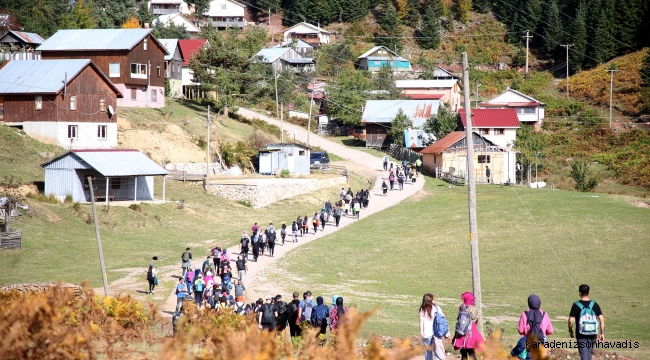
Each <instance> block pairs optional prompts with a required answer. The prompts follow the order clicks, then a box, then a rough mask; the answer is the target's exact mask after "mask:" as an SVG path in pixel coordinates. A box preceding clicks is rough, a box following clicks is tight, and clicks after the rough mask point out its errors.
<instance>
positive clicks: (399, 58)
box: [367, 56, 408, 61]
mask: <svg viewBox="0 0 650 360" xmlns="http://www.w3.org/2000/svg"><path fill="white" fill-rule="evenodd" d="M367 59H368V60H370V61H382V60H388V61H394V60H397V61H408V60H406V59H404V58H403V57H401V56H368V57H367Z"/></svg>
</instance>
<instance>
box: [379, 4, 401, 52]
mask: <svg viewBox="0 0 650 360" xmlns="http://www.w3.org/2000/svg"><path fill="white" fill-rule="evenodd" d="M377 23H378V24H379V27H380V28H381V30H382V32H383V34H381V35H378V36H377V37H376V40H375V42H376V43H377V45H384V46H386V47H388V48H389V49H391V50H397V51H401V50H402V39H401V37H402V36H403V34H402V29H401V28H400V25H399V21H397V11H395V8H394V7H393V4H391V3H390V1H389V0H382V1H381V3H380V9H379V11H378V12H377Z"/></svg>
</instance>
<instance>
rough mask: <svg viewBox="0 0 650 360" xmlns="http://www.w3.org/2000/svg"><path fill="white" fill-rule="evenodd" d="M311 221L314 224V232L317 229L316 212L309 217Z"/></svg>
mask: <svg viewBox="0 0 650 360" xmlns="http://www.w3.org/2000/svg"><path fill="white" fill-rule="evenodd" d="M311 223H312V225H313V226H314V234H316V232H317V231H318V213H314V217H313V218H312V219H311Z"/></svg>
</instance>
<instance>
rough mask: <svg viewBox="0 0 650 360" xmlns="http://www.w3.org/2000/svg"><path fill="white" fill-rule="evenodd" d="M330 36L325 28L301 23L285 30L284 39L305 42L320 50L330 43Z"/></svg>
mask: <svg viewBox="0 0 650 360" xmlns="http://www.w3.org/2000/svg"><path fill="white" fill-rule="evenodd" d="M330 35H331V33H330V32H329V31H327V30H325V29H323V28H320V27H318V26H316V25H312V24H308V23H306V22H301V23H299V24H296V25H294V26H292V27H290V28H288V29H286V30H284V32H283V37H282V38H283V39H284V40H285V41H286V40H291V39H299V40H303V41H304V42H306V43H308V44H309V45H312V46H313V47H314V48H316V49H318V47H319V46H320V45H322V44H329V43H330Z"/></svg>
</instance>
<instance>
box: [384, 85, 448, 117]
mask: <svg viewBox="0 0 650 360" xmlns="http://www.w3.org/2000/svg"><path fill="white" fill-rule="evenodd" d="M395 87H396V88H398V89H400V90H401V92H402V95H405V96H408V97H410V98H411V99H414V100H423V99H439V100H440V101H441V102H444V103H446V104H447V105H449V109H451V111H454V112H456V111H458V108H459V107H460V85H459V84H458V80H456V79H445V80H395Z"/></svg>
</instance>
